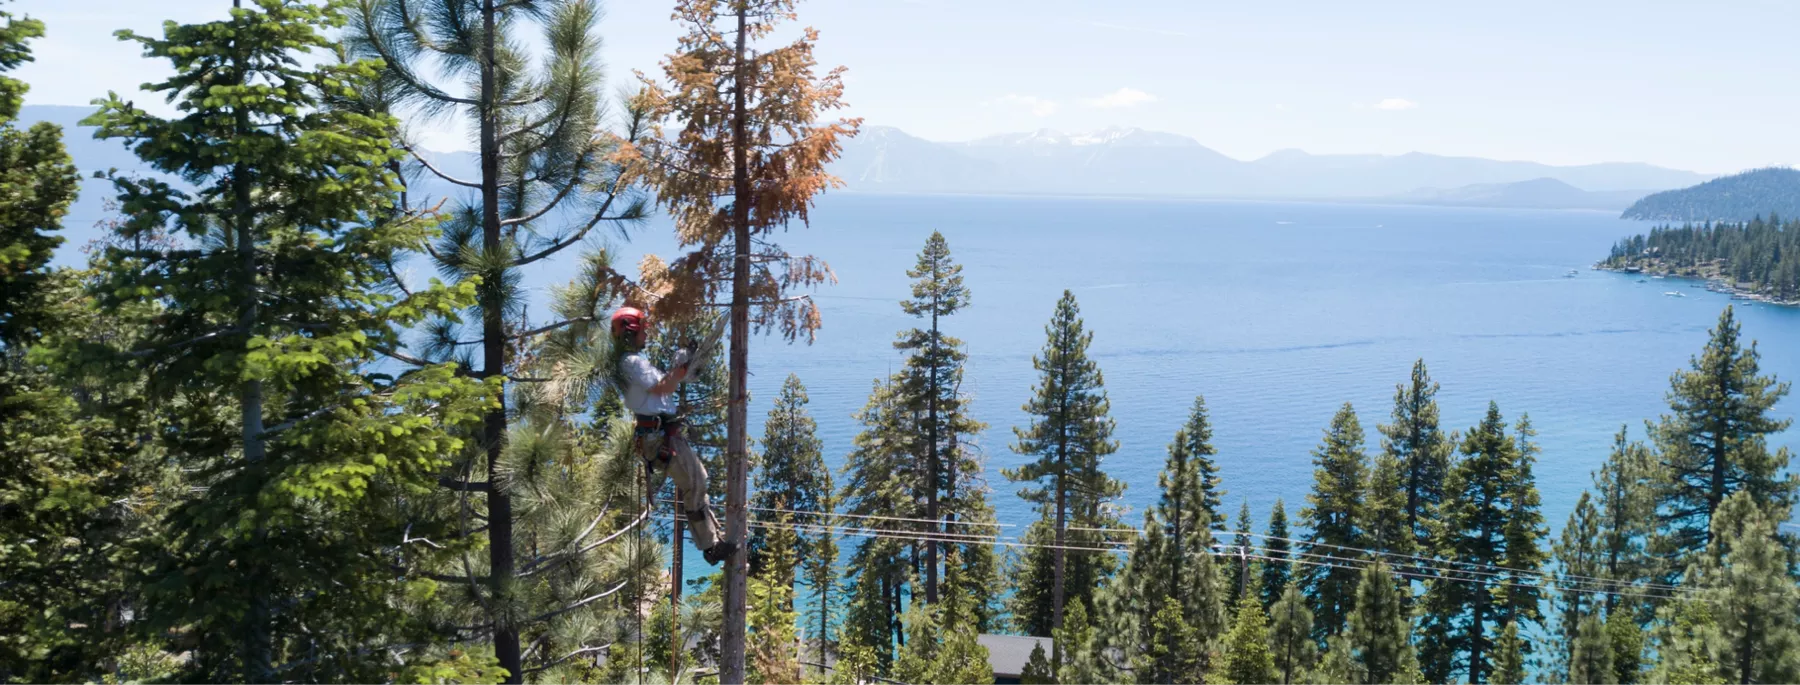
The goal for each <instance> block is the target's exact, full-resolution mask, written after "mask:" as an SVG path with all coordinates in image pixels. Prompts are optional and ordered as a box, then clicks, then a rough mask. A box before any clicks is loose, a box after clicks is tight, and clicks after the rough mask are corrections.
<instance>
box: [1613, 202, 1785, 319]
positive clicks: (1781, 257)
mask: <svg viewBox="0 0 1800 685" xmlns="http://www.w3.org/2000/svg"><path fill="white" fill-rule="evenodd" d="M1601 266H1603V267H1605V268H1609V269H1618V270H1632V269H1635V270H1638V271H1643V272H1648V273H1657V274H1666V275H1671V276H1690V277H1694V278H1706V279H1711V280H1715V281H1720V282H1722V283H1723V284H1724V285H1726V286H1729V287H1731V288H1732V289H1734V290H1738V291H1742V292H1746V293H1750V294H1755V295H1758V296H1761V297H1762V298H1764V299H1771V300H1774V301H1776V302H1784V303H1785V302H1795V301H1800V221H1793V220H1789V221H1785V222H1784V221H1782V220H1781V217H1780V216H1778V215H1775V214H1770V215H1769V217H1768V218H1767V219H1764V218H1762V217H1760V216H1759V217H1757V218H1755V219H1752V220H1750V221H1747V222H1743V223H1711V222H1708V223H1704V224H1687V225H1683V226H1681V227H1679V228H1677V227H1674V226H1658V227H1656V228H1652V229H1650V232H1649V233H1648V234H1640V235H1635V236H1632V237H1630V238H1625V239H1623V240H1620V241H1619V242H1618V244H1616V245H1614V246H1613V249H1612V254H1611V255H1609V256H1607V258H1606V261H1604V262H1601Z"/></svg>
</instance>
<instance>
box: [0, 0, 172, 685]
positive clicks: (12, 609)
mask: <svg viewBox="0 0 1800 685" xmlns="http://www.w3.org/2000/svg"><path fill="white" fill-rule="evenodd" d="M0 22H3V23H0V74H4V73H5V72H7V71H11V70H12V69H15V68H17V67H18V66H19V65H21V64H23V63H24V62H28V61H31V60H32V55H31V50H30V47H29V45H28V43H27V41H29V40H31V39H34V38H39V37H42V36H43V34H44V24H43V22H40V21H37V20H35V19H32V18H30V17H20V16H15V15H13V14H12V13H10V12H3V11H0ZM27 89H28V88H27V86H26V84H25V83H24V82H23V81H19V80H18V79H14V78H10V77H7V76H4V75H0V550H5V552H0V577H4V578H5V579H6V581H5V584H6V586H7V591H6V593H5V594H6V596H5V598H3V599H0V636H3V637H0V681H6V682H52V681H66V680H75V679H79V678H87V677H92V676H91V675H90V674H92V673H94V672H95V671H96V670H97V669H98V666H99V663H100V662H101V661H102V660H103V659H104V658H105V657H108V656H111V655H112V654H115V653H117V652H119V651H122V646H121V645H119V644H118V643H119V642H120V641H119V639H118V638H116V637H112V636H110V635H108V634H107V633H111V632H116V631H108V630H104V627H105V626H108V625H109V624H113V623H115V621H116V618H115V616H116V614H117V612H118V609H114V608H112V607H114V606H117V605H119V604H120V601H119V599H118V598H119V597H120V596H122V594H123V591H124V590H125V588H126V586H127V584H128V583H129V579H128V578H129V577H128V574H129V568H130V567H131V566H132V565H133V557H132V556H128V555H131V550H132V548H133V547H135V546H137V545H133V544H132V543H133V542H134V541H136V540H138V539H141V538H143V537H147V536H149V535H152V534H153V533H154V531H152V530H147V528H148V526H145V525H144V524H142V523H134V520H142V519H143V518H146V517H145V516H144V515H145V514H147V513H149V511H150V510H151V507H150V506H148V505H147V504H146V500H152V499H160V498H151V497H145V496H144V495H145V494H146V491H150V490H152V489H153V488H152V487H150V486H151V485H152V483H153V482H154V481H152V480H151V479H150V478H146V477H145V474H146V473H148V472H150V471H151V469H149V468H145V466H147V464H148V463H149V462H151V460H152V459H157V456H156V455H154V454H153V453H151V452H150V450H145V449H141V448H137V447H135V443H136V442H137V441H136V440H135V435H141V434H143V433H144V431H143V430H142V428H141V425H142V424H141V418H142V415H143V412H142V411H141V406H142V397H141V396H142V391H141V385H140V384H137V383H131V384H124V383H106V384H105V385H104V386H102V387H105V388H107V389H108V390H110V391H111V392H100V393H95V392H83V391H85V390H88V389H90V388H91V387H92V386H93V385H94V384H92V383H89V382H80V381H73V380H72V379H71V378H70V377H71V376H73V375H75V374H72V373H69V372H68V370H66V369H56V368H53V367H52V366H51V365H49V364H46V363H44V362H42V361H41V360H39V359H34V358H33V356H34V355H31V354H29V353H28V348H30V347H32V346H34V345H42V344H43V339H44V338H46V337H52V338H55V337H62V335H63V334H65V333H68V334H79V332H80V331H78V330H76V326H77V325H78V324H75V323H73V322H72V321H71V319H74V318H77V317H81V318H92V316H93V315H92V313H91V311H92V306H91V303H90V302H87V301H86V298H83V297H81V293H80V292H79V291H78V290H76V289H77V288H79V287H80V286H79V284H78V283H77V282H76V281H75V279H73V278H69V277H67V276H66V275H63V276H59V275H57V274H55V273H53V272H52V271H50V270H49V269H48V268H47V266H48V264H49V262H50V258H51V256H52V253H53V251H54V250H55V249H56V247H57V246H58V245H60V244H61V243H62V238H60V237H57V236H55V235H53V233H54V232H55V231H57V230H58V229H59V228H60V224H61V221H62V218H63V217H64V216H65V215H66V214H67V212H68V209H69V205H70V204H71V203H72V202H74V200H75V196H76V192H77V190H78V189H79V179H78V177H77V175H76V172H75V167H74V165H73V164H72V163H71V160H70V158H69V155H68V153H67V152H66V151H65V150H64V148H63V143H62V131H61V128H60V127H58V126H56V125H54V124H50V123H38V124H36V125H33V126H32V127H30V128H28V129H25V130H20V129H19V128H18V127H16V126H14V125H13V120H14V119H15V118H16V117H17V115H18V111H19V107H20V105H21V101H22V98H23V96H24V94H25V92H26V91H27ZM71 301H74V302H79V303H80V304H79V305H72V304H71ZM140 325H141V323H140ZM135 327H137V326H134V328H135ZM102 397H103V398H108V399H111V398H115V397H116V398H117V399H116V400H114V401H107V400H98V401H96V400H95V399H94V398H102ZM84 398H85V400H84ZM140 487H141V488H142V489H140ZM134 495H135V497H134ZM50 541H55V542H50ZM70 543H73V544H70ZM155 675H162V674H153V675H152V677H154V676H155Z"/></svg>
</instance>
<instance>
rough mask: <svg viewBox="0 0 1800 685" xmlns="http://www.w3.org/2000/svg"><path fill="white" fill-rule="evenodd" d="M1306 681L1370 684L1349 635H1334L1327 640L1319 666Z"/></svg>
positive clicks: (1320, 656)
mask: <svg viewBox="0 0 1800 685" xmlns="http://www.w3.org/2000/svg"><path fill="white" fill-rule="evenodd" d="M1306 680H1307V682H1312V683H1321V684H1323V685H1342V684H1343V683H1366V682H1369V681H1368V680H1367V675H1366V674H1364V673H1363V670H1362V664H1361V663H1360V662H1358V661H1357V660H1356V654H1355V651H1354V650H1353V649H1351V647H1350V638H1349V636H1347V635H1333V636H1331V637H1330V638H1327V639H1326V640H1325V651H1324V653H1322V654H1320V655H1319V663H1318V666H1317V667H1315V668H1314V669H1313V670H1312V671H1311V672H1310V673H1308V674H1307V678H1306Z"/></svg>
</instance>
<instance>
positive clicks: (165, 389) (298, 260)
mask: <svg viewBox="0 0 1800 685" xmlns="http://www.w3.org/2000/svg"><path fill="white" fill-rule="evenodd" d="M338 10H339V8H338V7H337V6H334V5H326V6H313V5H305V4H299V3H292V2H284V1H281V0H258V2H256V3H255V4H254V6H253V7H249V8H233V9H232V11H231V12H230V15H229V17H228V18H225V19H222V20H219V21H215V22H210V23H206V24H198V25H177V24H173V23H170V24H166V25H165V27H164V35H163V37H161V38H155V37H150V36H140V35H137V34H134V33H131V32H128V31H127V32H121V33H120V36H121V38H122V39H125V40H131V41H136V42H138V43H140V44H141V45H142V46H143V47H144V51H145V55H146V56H147V57H151V58H161V59H168V60H169V62H170V63H171V65H172V66H173V71H174V74H173V75H172V76H171V77H170V78H168V79H166V80H164V81H161V82H158V83H153V84H149V85H147V86H146V88H147V90H149V91H151V92H155V93H157V94H159V95H161V96H163V97H165V98H167V99H169V100H170V101H173V102H175V103H176V109H177V111H178V112H180V113H181V116H180V118H178V119H173V120H165V119H162V118H159V117H156V116H152V115H150V114H149V113H147V112H145V111H143V110H142V109H139V108H137V107H136V106H134V105H133V104H132V103H131V102H129V101H127V100H125V99H123V98H121V97H120V96H119V95H117V94H109V96H108V97H107V98H106V99H105V100H102V101H99V104H100V111H99V112H98V113H96V114H95V115H94V116H93V117H90V118H89V119H88V120H87V122H88V123H91V124H93V125H96V126H98V129H99V130H98V131H97V132H96V135H97V136H98V137H102V138H114V139H124V140H125V141H127V143H128V144H129V145H130V146H131V147H132V149H133V151H134V152H135V153H137V154H138V155H139V157H140V158H142V159H143V160H144V161H145V162H147V163H148V164H149V165H150V166H151V167H153V168H154V169H156V170H158V171H161V172H164V173H168V174H174V175H178V176H180V177H181V178H183V179H184V180H185V181H186V182H187V183H188V184H190V185H191V186H192V190H191V191H178V190H176V189H175V188H173V187H171V186H170V185H168V184H166V183H164V182H161V181H159V180H155V179H148V178H144V179H136V178H127V177H114V179H113V182H114V186H115V187H116V188H117V189H118V190H119V193H120V199H121V201H122V205H123V207H124V210H125V212H126V216H127V218H126V219H125V221H124V222H122V223H121V224H120V225H119V226H118V227H117V228H116V230H115V240H117V241H118V245H119V246H120V247H116V248H114V249H110V250H107V251H106V254H105V255H104V257H103V259H102V264H103V266H102V268H103V270H104V271H105V276H104V278H103V279H102V281H101V282H100V283H98V284H96V286H95V287H94V290H95V292H96V296H97V299H98V300H99V302H100V305H101V307H102V311H103V312H106V313H118V312H132V311H141V310H142V308H144V307H155V308H158V309H159V311H158V313H157V315H156V316H157V319H156V325H155V326H154V327H153V328H152V329H151V330H149V331H147V335H146V336H145V337H144V338H143V339H141V340H134V341H130V343H129V344H131V345H132V349H129V350H116V349H115V350H110V351H106V352H98V351H97V353H98V357H97V359H96V361H97V362H99V363H100V364H101V365H103V366H106V367H108V368H110V369H112V370H113V371H115V372H117V373H120V374H124V375H129V374H139V373H142V374H145V376H146V377H147V381H146V382H147V391H146V397H148V398H154V399H153V402H154V403H155V404H156V407H155V410H156V411H161V412H167V414H166V416H167V418H168V423H167V425H165V426H163V427H162V428H161V430H160V431H159V432H160V433H161V434H162V436H163V437H162V438H161V440H164V441H166V444H165V448H166V449H168V450H169V452H170V454H171V455H173V456H174V458H175V459H177V460H179V461H178V463H179V464H180V465H181V467H183V468H184V469H189V470H191V473H192V474H193V478H194V480H192V481H191V483H190V484H191V485H192V486H194V487H195V488H196V489H199V490H201V491H202V492H198V493H196V494H195V495H194V496H192V497H190V498H188V499H186V500H184V501H182V502H180V503H179V504H178V505H176V506H175V507H174V509H173V510H172V511H170V512H169V513H168V515H167V517H166V518H165V520H164V521H162V522H161V526H162V527H163V528H164V529H165V530H166V533H165V536H164V538H163V539H162V540H160V541H159V542H160V543H161V544H162V545H163V547H162V548H161V549H160V550H159V557H160V558H159V559H158V560H156V562H155V563H153V564H151V565H149V567H148V568H147V569H146V571H147V573H148V574H149V576H150V577H151V580H150V582H149V583H148V584H147V588H148V591H147V592H146V597H145V598H144V604H143V606H142V607H141V609H142V612H141V614H140V615H141V616H142V617H143V618H145V619H147V624H146V625H148V626H153V627H155V628H160V629H170V628H174V627H177V626H179V627H180V628H181V629H182V630H183V631H184V632H185V633H186V634H188V635H191V636H192V637H193V642H192V643H191V649H190V650H189V651H190V655H191V656H190V658H189V659H188V660H187V661H186V662H185V663H184V664H183V668H184V670H185V671H186V674H185V676H186V677H191V678H203V679H210V680H245V681H257V682H267V681H272V680H362V679H377V678H380V679H387V678H391V677H394V674H395V673H396V671H406V672H409V673H410V672H411V671H410V669H413V668H433V666H432V663H433V662H437V663H439V664H447V665H451V666H452V670H453V671H454V670H456V668H457V667H456V666H454V664H456V663H463V664H470V665H471V666H472V667H473V668H474V669H475V670H473V671H469V672H462V673H457V674H455V675H453V676H451V677H455V678H463V677H472V678H480V677H485V676H484V674H483V673H482V665H481V664H474V663H472V662H469V661H468V660H466V659H465V660H462V661H461V662H458V661H457V659H455V658H454V656H453V655H450V654H449V653H447V652H443V651H441V650H439V649H437V648H438V647H439V646H440V645H442V644H443V641H444V639H443V637H442V633H441V632H439V631H436V630H435V629H434V628H433V626H431V625H430V623H431V619H430V618H429V617H427V616H425V615H422V614H423V613H424V612H419V611H415V610H412V609H413V608H414V607H413V606H412V605H415V604H416V603H417V601H416V600H417V598H419V597H429V596H430V595H431V594H433V593H434V592H435V587H436V582H435V581H432V580H429V579H426V578H424V577H423V574H420V575H413V576H411V577H409V574H414V573H419V572H420V571H421V569H429V568H431V567H432V566H434V565H435V563H438V562H442V561H444V560H445V559H446V557H445V555H444V554H441V553H440V552H442V551H444V550H447V549H450V548H452V547H462V546H463V545H464V542H462V541H456V540H451V539H450V537H451V536H454V535H455V531H454V529H453V528H451V527H448V526H446V525H445V524H446V521H445V520H444V519H442V518H441V517H437V518H433V517H429V516H420V517H419V518H418V519H416V520H414V519H412V515H413V514H415V513H416V512H415V508H414V507H412V506H408V503H407V502H406V501H405V500H406V499H408V498H412V497H416V496H417V495H419V493H421V492H423V491H426V490H427V488H428V487H429V485H430V484H433V483H434V482H435V480H436V478H437V475H438V472H439V471H440V470H441V469H443V468H445V467H447V466H448V465H449V464H448V463H447V462H446V461H445V460H444V455H445V454H453V453H455V452H456V451H457V450H459V449H461V447H462V445H463V444H464V443H463V440H462V437H461V431H462V429H463V428H465V427H466V426H468V425H470V423H469V422H470V421H471V420H473V419H475V418H476V417H477V416H478V415H479V413H480V412H482V411H483V410H484V409H485V406H486V405H488V404H490V402H489V398H490V395H489V394H488V393H487V392H485V391H484V390H482V389H481V387H480V386H479V384H477V383H474V382H472V381H469V380H466V379H461V378H457V377H456V373H457V370H456V368H455V367H453V366H450V365H429V366H425V367H421V368H419V369H415V370H413V371H412V372H410V373H406V374H402V375H400V376H398V377H392V376H388V375H385V374H375V373H369V372H366V369H367V367H368V366H369V365H370V364H371V363H372V362H373V361H374V355H375V353H376V350H377V349H380V348H383V347H386V346H391V345H394V344H396V343H397V342H398V339H399V333H398V330H399V329H404V328H406V327H410V326H414V325H417V324H418V323H420V320H421V318H422V317H424V316H427V315H443V314H449V313H451V312H453V311H454V310H456V309H457V308H460V307H463V306H466V305H467V304H469V297H470V296H471V295H472V294H473V293H474V291H473V289H472V288H469V287H458V288H445V287H440V286H437V285H435V284H434V285H433V286H431V287H429V288H421V289H416V290H411V291H401V292H399V293H397V294H396V292H395V290H394V289H393V288H394V284H393V281H392V278H391V276H390V275H389V272H388V271H386V270H385V269H384V268H383V262H384V261H385V260H386V258H388V257H390V256H391V255H393V254H394V253H395V252H397V251H404V250H407V249H412V248H416V247H418V246H420V245H422V244H423V242H424V240H425V239H426V237H427V235H428V231H429V230H430V225H429V222H427V221H424V220H422V218H421V217H419V216H417V215H414V214H411V213H408V212H405V211H403V210H401V209H399V208H397V207H396V201H397V198H398V196H399V193H400V186H399V183H398V179H397V178H396V177H395V176H394V175H393V174H392V173H391V172H390V170H389V169H388V165H389V163H390V162H394V161H397V159H398V158H397V156H396V154H395V153H394V150H393V145H392V143H391V142H390V141H391V136H392V135H393V133H394V122H393V120H392V119H391V118H388V117H385V116H370V115H366V114H363V113H359V112H357V111H354V110H352V109H350V108H346V107H344V106H343V103H344V102H346V101H348V100H350V99H351V98H353V96H354V95H355V92H356V88H358V87H359V86H362V85H365V84H368V83H369V82H371V81H372V79H373V78H374V77H375V75H376V69H377V66H378V65H376V64H374V63H370V62H324V63H317V60H315V59H312V58H309V57H307V56H306V55H307V53H309V52H312V51H315V50H318V51H324V52H334V51H335V50H336V46H335V45H334V44H333V43H331V42H330V41H329V40H328V39H327V38H326V37H325V36H324V34H325V33H326V32H328V31H330V30H332V29H334V28H336V27H338V26H340V25H341V24H342V19H341V15H340V14H339V13H338ZM308 62H313V63H314V64H313V65H312V66H305V64H306V63H308ZM171 219H172V220H173V228H175V229H177V230H179V231H181V232H183V233H185V234H187V236H188V237H189V238H190V239H191V242H190V244H189V246H184V247H183V248H182V249H174V250H164V249H159V248H157V247H155V242H156V241H155V240H154V238H155V237H156V236H157V235H158V233H159V231H161V230H163V229H165V228H167V226H165V222H167V221H169V220H171ZM275 274H279V275H280V276H279V277H273V275H275ZM125 315H127V316H129V314H128V313H127V314H125ZM421 538H423V539H426V540H429V539H431V538H437V539H439V540H443V541H444V544H443V545H439V546H438V547H442V548H443V549H439V548H438V547H428V546H427V545H424V544H422V543H421V544H415V542H416V541H417V540H419V539H421ZM397 543H398V545H399V546H398V547H397V546H396V544H397ZM436 544H437V543H434V545H436ZM396 565H398V567H396ZM399 644H410V645H414V647H413V648H412V649H411V650H409V652H408V654H409V655H410V661H409V662H406V663H401V664H398V665H397V664H396V663H395V657H394V656H391V652H390V651H389V650H388V647H389V646H391V645H399ZM321 653H323V654H334V655H337V656H338V658H334V659H329V660H326V659H314V658H309V657H308V656H307V655H310V654H321Z"/></svg>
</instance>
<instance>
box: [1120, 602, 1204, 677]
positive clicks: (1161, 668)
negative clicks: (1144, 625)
mask: <svg viewBox="0 0 1800 685" xmlns="http://www.w3.org/2000/svg"><path fill="white" fill-rule="evenodd" d="M1148 624H1149V628H1150V630H1149V631H1148V634H1149V636H1150V641H1149V644H1148V645H1147V646H1146V647H1147V648H1146V649H1144V650H1143V651H1139V652H1134V653H1133V654H1132V664H1133V668H1132V673H1131V674H1132V675H1133V676H1134V677H1135V678H1136V681H1137V682H1140V683H1197V682H1200V680H1201V676H1202V674H1201V671H1200V661H1201V658H1200V650H1201V649H1202V648H1203V647H1202V645H1201V639H1200V636H1199V635H1198V634H1196V633H1195V632H1194V628H1193V627H1192V626H1190V625H1188V622H1187V619H1185V618H1184V617H1183V616H1182V608H1181V604H1180V603H1179V602H1177V601H1176V600H1175V598H1173V597H1164V598H1163V599H1162V606H1161V607H1159V608H1158V609H1157V611H1156V614H1155V615H1154V616H1152V617H1151V618H1150V620H1149V621H1148Z"/></svg>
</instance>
